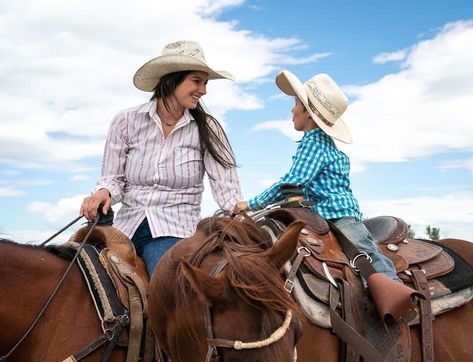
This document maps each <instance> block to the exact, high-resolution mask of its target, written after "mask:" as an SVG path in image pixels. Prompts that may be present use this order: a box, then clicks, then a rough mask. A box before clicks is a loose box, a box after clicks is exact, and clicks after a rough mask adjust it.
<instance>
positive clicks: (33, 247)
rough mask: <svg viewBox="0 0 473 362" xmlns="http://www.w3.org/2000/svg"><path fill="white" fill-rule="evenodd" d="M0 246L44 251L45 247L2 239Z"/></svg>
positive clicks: (0, 239)
mask: <svg viewBox="0 0 473 362" xmlns="http://www.w3.org/2000/svg"><path fill="white" fill-rule="evenodd" d="M0 244H7V245H14V246H19V247H21V248H28V249H42V250H44V247H42V246H41V245H35V244H23V243H17V242H16V241H13V240H11V239H6V238H0Z"/></svg>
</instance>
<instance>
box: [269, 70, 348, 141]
mask: <svg viewBox="0 0 473 362" xmlns="http://www.w3.org/2000/svg"><path fill="white" fill-rule="evenodd" d="M276 84H277V86H278V87H279V89H281V90H282V91H283V92H284V93H286V94H288V95H291V96H297V98H299V99H300V100H301V102H302V104H303V105H304V106H305V108H306V109H307V112H309V114H310V116H311V117H312V119H313V120H314V122H315V123H316V124H317V126H319V127H320V128H321V129H322V131H324V132H325V133H326V134H328V135H329V136H331V137H333V138H335V139H337V140H339V141H342V142H345V143H351V142H352V138H351V133H350V130H349V129H348V127H347V126H346V124H345V122H344V121H343V119H342V114H343V113H344V112H345V110H346V109H347V107H348V98H347V97H346V96H345V94H344V93H343V92H342V90H341V89H340V88H339V87H338V85H337V84H336V83H335V81H334V80H333V79H332V78H331V77H330V76H329V75H327V74H317V75H315V76H314V77H312V78H311V79H309V80H308V81H307V82H305V83H304V84H302V83H301V81H300V80H299V79H298V78H297V77H296V76H295V75H294V74H293V73H291V72H289V71H288V70H283V71H282V72H281V73H279V74H278V75H277V77H276Z"/></svg>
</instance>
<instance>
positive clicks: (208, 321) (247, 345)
mask: <svg viewBox="0 0 473 362" xmlns="http://www.w3.org/2000/svg"><path fill="white" fill-rule="evenodd" d="M227 264H228V262H227V261H226V260H222V261H221V262H220V263H218V264H216V265H214V267H213V268H212V270H211V273H210V274H211V275H212V276H217V275H218V274H219V273H220V272H221V271H222V270H223V269H225V267H226V266H227ZM291 320H292V310H290V309H288V310H287V311H286V317H285V318H284V322H283V323H282V325H281V326H280V327H279V328H277V329H276V330H275V331H274V332H273V333H271V335H270V336H269V337H268V338H265V339H262V340H259V341H254V342H243V341H239V340H231V339H224V338H215V334H214V331H213V315H212V308H211V306H210V305H209V304H206V306H205V312H204V321H205V329H206V331H207V345H208V350H207V356H206V358H205V362H220V361H221V360H222V357H221V356H220V354H219V353H218V349H217V348H219V347H220V348H231V349H235V350H243V349H256V348H261V347H266V346H269V345H270V344H273V343H275V342H277V341H279V340H280V339H281V338H282V337H283V336H284V335H285V334H286V332H287V331H288V329H289V326H290V325H291ZM296 359H297V355H296V354H294V362H295V361H296Z"/></svg>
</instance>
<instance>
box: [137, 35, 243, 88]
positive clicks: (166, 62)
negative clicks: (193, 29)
mask: <svg viewBox="0 0 473 362" xmlns="http://www.w3.org/2000/svg"><path fill="white" fill-rule="evenodd" d="M186 70H195V71H201V72H205V73H207V74H208V75H209V79H230V80H234V78H233V75H231V74H230V73H228V72H226V71H222V70H218V71H217V70H213V69H212V68H210V67H209V66H208V65H207V63H206V62H205V57H204V51H203V50H202V47H201V46H200V45H199V44H198V43H196V42H194V41H187V40H182V41H177V42H174V43H170V44H168V45H166V46H165V47H164V49H163V53H162V55H161V56H159V57H156V58H154V59H151V60H150V61H149V62H147V63H145V64H144V65H142V66H141V68H140V69H138V70H137V71H136V73H135V75H134V77H133V84H134V85H135V87H136V88H138V89H141V90H144V91H147V92H151V91H153V90H154V88H155V87H156V85H157V84H158V82H159V80H160V79H161V78H162V77H163V76H165V75H166V74H169V73H174V72H180V71H186Z"/></svg>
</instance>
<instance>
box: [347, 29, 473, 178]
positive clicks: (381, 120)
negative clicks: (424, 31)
mask: <svg viewBox="0 0 473 362" xmlns="http://www.w3.org/2000/svg"><path fill="white" fill-rule="evenodd" d="M471 64H473V21H468V22H457V23H453V24H448V25H446V26H444V27H443V28H442V29H441V31H440V32H439V33H438V34H437V35H436V36H435V37H434V38H432V39H429V40H424V41H421V42H420V43H418V44H416V45H415V46H413V47H412V48H411V49H410V51H409V52H408V55H407V58H406V60H405V62H404V64H403V69H402V71H400V72H399V73H396V74H390V75H387V76H385V77H383V78H382V79H380V80H379V81H377V82H374V83H371V84H367V85H362V86H359V87H356V88H352V89H351V90H350V92H351V95H352V96H354V97H355V98H356V99H355V100H354V101H353V102H352V104H351V105H350V106H349V108H348V110H347V112H346V117H345V119H346V120H348V122H347V123H348V124H349V127H350V128H351V130H352V133H353V136H354V137H353V138H354V140H355V143H354V144H353V146H351V147H347V148H346V152H348V153H349V154H350V156H351V158H352V160H353V162H354V163H355V164H357V166H356V167H357V168H358V169H362V168H363V165H364V164H365V163H366V162H401V161H406V160H408V159H413V158H419V157H427V156H432V155H435V154H440V153H443V152H447V151H451V150H463V151H466V152H472V151H473V143H472V142H471V139H472V135H473V122H471V118H472V116H473V111H472V108H471V104H472V103H473V68H472V67H471Z"/></svg>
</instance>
